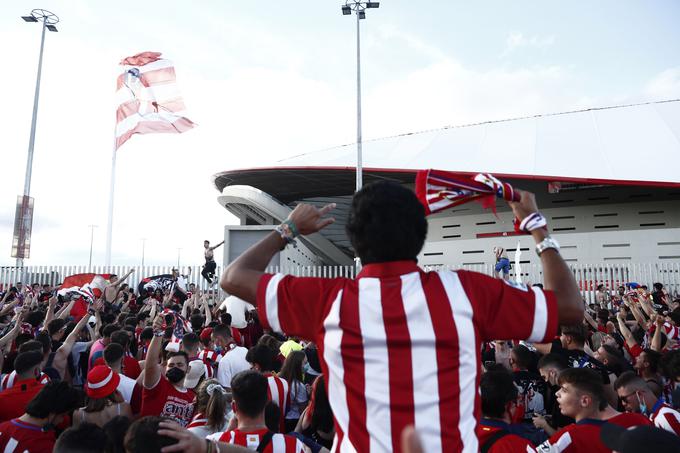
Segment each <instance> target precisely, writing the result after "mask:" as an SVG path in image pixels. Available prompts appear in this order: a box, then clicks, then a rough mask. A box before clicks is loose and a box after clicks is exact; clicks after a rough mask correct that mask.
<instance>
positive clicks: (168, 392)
mask: <svg viewBox="0 0 680 453" xmlns="http://www.w3.org/2000/svg"><path fill="white" fill-rule="evenodd" d="M194 399H195V394H194V391H193V390H189V389H186V390H185V391H184V392H181V391H179V390H177V388H175V386H174V385H172V384H171V383H170V382H169V381H168V379H167V378H166V377H165V376H163V375H162V374H161V377H160V379H159V380H158V384H156V385H155V386H154V387H153V388H150V389H148V388H146V387H144V389H143V390H142V410H141V412H140V414H139V416H140V417H144V416H146V415H155V416H160V417H168V418H171V419H172V420H174V421H176V422H177V423H179V424H180V425H182V426H187V425H188V424H189V423H190V422H191V417H192V416H193V414H194Z"/></svg>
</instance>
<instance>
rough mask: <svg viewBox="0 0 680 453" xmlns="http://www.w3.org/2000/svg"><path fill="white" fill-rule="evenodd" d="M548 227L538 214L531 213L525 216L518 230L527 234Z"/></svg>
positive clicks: (546, 222)
mask: <svg viewBox="0 0 680 453" xmlns="http://www.w3.org/2000/svg"><path fill="white" fill-rule="evenodd" d="M547 226H548V221H547V220H546V219H545V217H543V214H541V213H540V212H533V213H531V214H529V215H528V216H526V217H525V218H524V220H522V222H520V224H519V229H520V230H521V231H524V232H526V233H529V232H531V231H534V230H538V229H539V228H546V227H547Z"/></svg>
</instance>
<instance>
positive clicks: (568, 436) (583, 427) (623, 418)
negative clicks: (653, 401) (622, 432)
mask: <svg viewBox="0 0 680 453" xmlns="http://www.w3.org/2000/svg"><path fill="white" fill-rule="evenodd" d="M605 423H613V424H615V425H619V426H623V427H624V428H630V427H632V426H638V425H650V424H651V423H650V421H649V420H647V418H646V417H645V416H644V415H641V414H632V413H630V412H624V413H622V414H619V415H615V416H614V417H612V418H610V419H608V420H596V419H592V418H586V419H583V420H581V421H579V422H576V423H572V424H571V425H569V426H565V427H564V428H562V429H561V430H559V431H558V432H556V433H555V434H553V435H552V436H551V437H550V439H548V440H547V441H545V442H543V443H542V444H541V445H539V446H538V448H537V450H538V451H539V452H550V453H561V452H566V453H580V452H583V451H587V452H589V453H590V452H593V453H599V452H602V453H610V452H611V450H610V449H609V448H607V447H606V446H605V445H604V444H603V443H602V441H601V440H600V429H601V428H602V425H604V424H605Z"/></svg>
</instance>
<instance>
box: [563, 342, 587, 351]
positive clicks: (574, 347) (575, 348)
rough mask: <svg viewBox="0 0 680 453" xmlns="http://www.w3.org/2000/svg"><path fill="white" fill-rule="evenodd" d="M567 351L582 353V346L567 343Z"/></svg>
mask: <svg viewBox="0 0 680 453" xmlns="http://www.w3.org/2000/svg"><path fill="white" fill-rule="evenodd" d="M567 350H569V351H583V345H582V344H576V343H569V344H568V345H567Z"/></svg>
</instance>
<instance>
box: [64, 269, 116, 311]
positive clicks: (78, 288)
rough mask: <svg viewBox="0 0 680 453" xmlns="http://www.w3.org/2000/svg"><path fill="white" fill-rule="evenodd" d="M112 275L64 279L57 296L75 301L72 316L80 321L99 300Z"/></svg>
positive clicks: (81, 275)
mask: <svg viewBox="0 0 680 453" xmlns="http://www.w3.org/2000/svg"><path fill="white" fill-rule="evenodd" d="M111 275H112V274H75V275H69V276H68V277H66V278H65V279H64V282H63V283H62V284H61V286H60V287H59V289H58V290H57V294H58V295H60V296H61V297H63V298H64V299H66V300H67V301H71V300H75V301H76V302H75V304H74V305H73V307H72V308H71V313H70V315H71V316H73V317H75V318H77V319H80V318H81V317H82V316H85V315H86V314H87V311H88V308H89V307H90V305H92V304H93V303H94V301H95V300H96V299H99V298H100V297H101V296H102V294H103V293H104V290H105V289H106V285H108V284H109V283H110V280H111Z"/></svg>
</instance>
